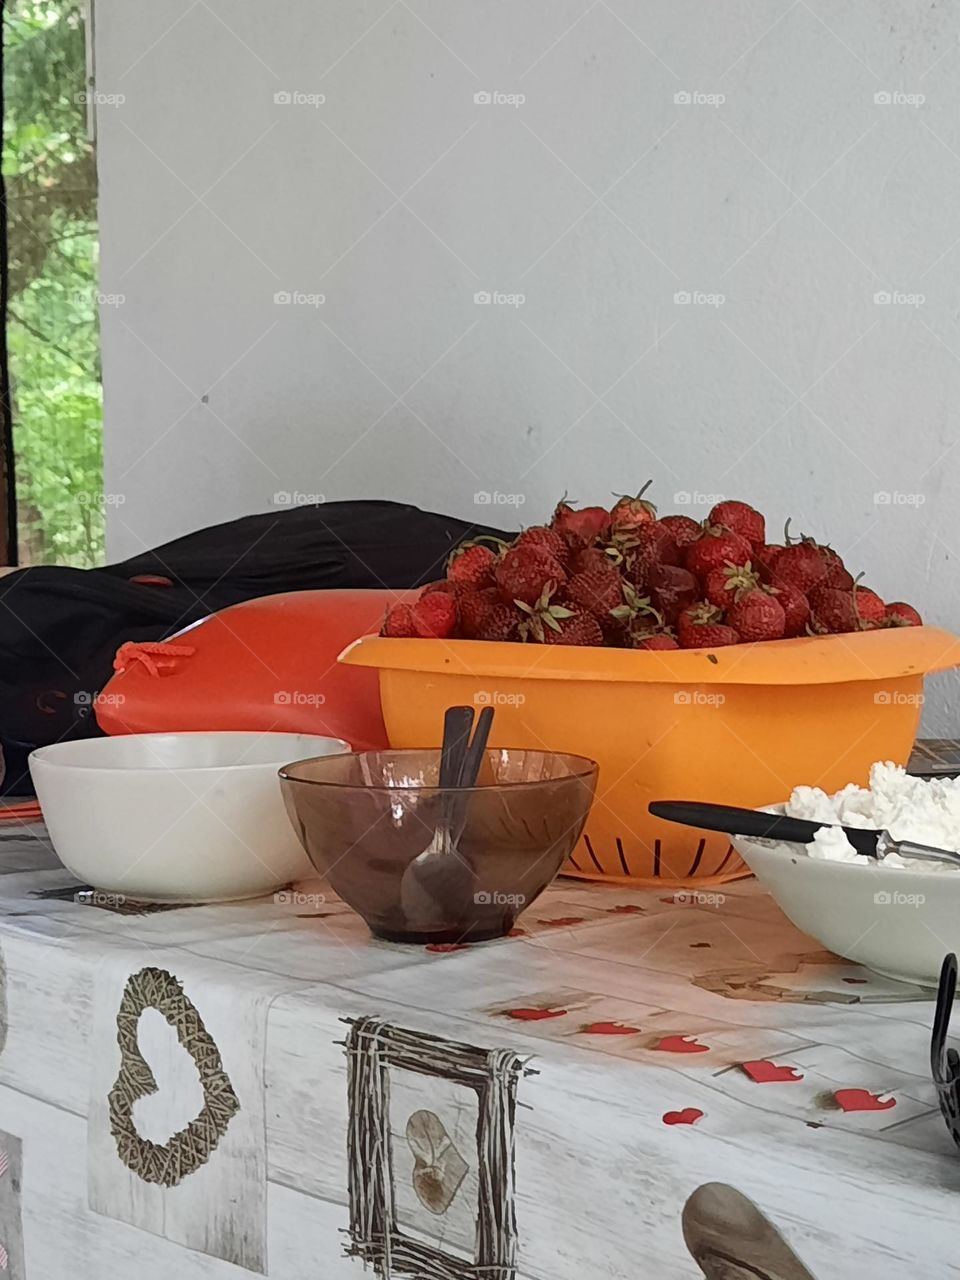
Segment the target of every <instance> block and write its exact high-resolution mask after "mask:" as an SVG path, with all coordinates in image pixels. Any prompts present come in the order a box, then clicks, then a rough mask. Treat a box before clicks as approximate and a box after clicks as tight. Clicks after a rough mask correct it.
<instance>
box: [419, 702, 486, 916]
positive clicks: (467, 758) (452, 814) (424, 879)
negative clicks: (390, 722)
mask: <svg viewBox="0 0 960 1280" xmlns="http://www.w3.org/2000/svg"><path fill="white" fill-rule="evenodd" d="M473 718H474V712H473V708H472V707H448V709H447V712H446V715H445V716H444V722H443V746H442V747H441V754H440V778H439V785H440V787H441V788H445V790H443V792H442V794H441V797H440V820H439V822H438V823H437V827H436V830H435V831H434V833H433V838H432V839H431V841H430V843H429V844H428V845H427V847H426V848H425V849H424V850H423V852H422V853H420V854H418V855H417V857H416V858H414V859H413V861H412V862H410V863H409V864H408V865H407V867H406V869H405V871H404V873H403V876H402V878H401V881H400V903H401V906H402V907H403V910H404V913H405V915H406V916H407V917H408V919H417V918H424V917H426V918H430V917H432V916H435V915H437V913H438V908H440V909H441V910H442V911H444V912H445V913H449V911H450V909H451V908H453V907H457V908H460V907H462V906H463V904H465V903H469V902H470V901H471V900H472V898H473V895H474V892H475V880H476V872H475V871H474V869H473V867H472V866H470V865H469V864H468V862H467V861H466V860H465V859H464V857H463V855H462V854H461V853H460V852H459V850H458V848H457V845H458V844H459V841H460V838H461V836H462V835H463V830H464V826H465V825H466V817H467V804H468V803H469V799H470V788H471V787H473V786H475V785H476V781H477V776H478V774H479V772H480V766H481V765H482V763H483V759H484V752H485V751H486V748H487V740H488V738H489V737H490V726H491V723H492V721H493V708H492V707H484V709H483V711H481V712H480V716H479V719H478V720H477V727H476V730H475V731H473V737H472V739H470V734H471V731H472V730H473ZM468 739H469V742H468Z"/></svg>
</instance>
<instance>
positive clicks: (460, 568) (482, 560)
mask: <svg viewBox="0 0 960 1280" xmlns="http://www.w3.org/2000/svg"><path fill="white" fill-rule="evenodd" d="M496 561H497V557H496V556H495V555H494V553H493V552H492V551H491V550H490V548H489V547H485V546H484V545H483V544H482V543H480V542H467V543H464V544H463V546H462V547H458V548H457V549H456V551H454V553H453V554H452V555H451V557H450V559H449V560H448V561H447V578H448V580H449V581H450V582H461V583H463V585H464V586H467V587H489V586H491V585H492V584H493V566H494V565H495V564H496Z"/></svg>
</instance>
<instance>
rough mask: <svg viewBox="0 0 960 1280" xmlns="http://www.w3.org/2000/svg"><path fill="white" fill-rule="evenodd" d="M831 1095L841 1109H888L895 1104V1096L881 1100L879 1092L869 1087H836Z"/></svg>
mask: <svg viewBox="0 0 960 1280" xmlns="http://www.w3.org/2000/svg"><path fill="white" fill-rule="evenodd" d="M833 1096H834V1098H835V1099H836V1101H837V1104H838V1105H839V1107H840V1109H841V1111H889V1110H890V1108H891V1107H895V1106H896V1105H897V1100H896V1098H887V1099H885V1100H884V1101H883V1102H881V1100H880V1094H879V1093H871V1092H870V1090H869V1089H837V1091H836V1092H835V1093H834V1095H833Z"/></svg>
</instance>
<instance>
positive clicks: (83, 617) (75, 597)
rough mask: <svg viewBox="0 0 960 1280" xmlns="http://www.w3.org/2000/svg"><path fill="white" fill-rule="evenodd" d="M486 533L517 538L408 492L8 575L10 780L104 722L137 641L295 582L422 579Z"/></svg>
mask: <svg viewBox="0 0 960 1280" xmlns="http://www.w3.org/2000/svg"><path fill="white" fill-rule="evenodd" d="M481 534H486V535H493V536H496V537H503V538H508V539H509V538H512V537H514V536H515V535H514V534H512V533H503V532H502V531H501V530H497V529H492V528H488V527H487V526H483V525H475V524H469V523H468V522H467V521H465V520H456V519H454V518H453V517H451V516H441V515H435V514H433V513H432V512H428V511H421V510H419V508H417V507H411V506H404V505H402V504H400V503H396V502H372V501H371V502H330V503H325V504H323V505H321V506H310V507H307V506H298V507H292V508H290V509H289V510H285V511H281V512H270V513H267V514H265V515H253V516H244V517H243V518H242V519H239V520H232V521H230V522H229V523H227V524H220V525H214V526H212V527H211V528H209V529H201V530H199V531H198V532H196V533H191V534H187V535H186V536H185V537H183V538H177V539H176V540H175V541H173V542H168V543H166V544H165V545H164V546H162V547H157V548H156V549H154V550H152V551H146V552H143V553H142V554H141V555H137V556H133V557H132V558H131V559H129V560H124V561H122V562H121V563H119V564H113V565H107V566H106V567H105V568H103V569H67V568H57V567H53V566H37V567H35V568H30V569H20V570H18V571H17V572H15V573H11V574H8V575H7V576H6V577H3V578H0V742H2V743H3V746H4V750H5V754H6V756H7V778H6V781H5V782H4V786H3V790H4V791H17V792H18V793H19V792H22V791H23V790H24V783H23V781H22V779H20V780H19V781H15V776H14V775H20V774H22V769H21V768H19V767H15V766H14V760H15V759H19V758H20V757H22V756H23V755H24V753H25V751H26V750H27V749H29V746H30V745H33V746H43V745H45V744H46V743H50V742H57V741H60V740H61V739H64V738H78V737H89V736H92V735H94V734H96V733H97V732H98V729H97V725H96V720H95V718H94V716H93V714H92V703H93V699H94V698H95V696H96V694H97V692H98V691H99V690H100V689H101V688H102V686H103V685H104V684H105V683H106V681H107V680H108V679H109V678H110V675H111V672H112V669H113V658H114V654H115V653H116V651H117V649H118V648H119V647H120V645H121V644H123V643H124V642H125V641H127V640H134V641H151V640H163V639H165V638H167V637H168V636H170V635H172V634H173V633H174V632H176V631H179V630H180V629H181V628H182V627H185V626H187V625H188V624H189V623H191V622H197V621H199V620H200V619H201V618H205V617H206V616H207V615H208V614H210V613H214V612H216V611H217V610H218V609H224V608H226V607H227V606H228V605H231V604H236V603H238V602H239V601H241V600H250V599H253V598H254V597H256V596H265V595H275V594H277V593H279V592H282V591H303V590H316V589H319V588H332V587H341V588H344V587H354V588H356V587H368V588H369V587H394V588H397V589H404V588H409V587H416V586H420V585H422V584H424V583H426V582H431V581H433V580H434V579H436V578H440V577H442V576H443V571H444V562H445V561H446V558H447V556H448V555H449V554H450V552H451V551H452V549H453V548H454V547H456V546H457V545H459V543H461V542H463V541H465V540H467V539H468V538H473V537H477V536H478V535H481ZM27 785H28V784H27Z"/></svg>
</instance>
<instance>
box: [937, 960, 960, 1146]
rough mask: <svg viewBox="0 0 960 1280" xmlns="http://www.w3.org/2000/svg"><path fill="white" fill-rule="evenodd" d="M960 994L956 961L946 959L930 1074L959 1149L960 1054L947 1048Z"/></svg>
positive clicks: (942, 971) (941, 971) (945, 1118)
mask: <svg viewBox="0 0 960 1280" xmlns="http://www.w3.org/2000/svg"><path fill="white" fill-rule="evenodd" d="M956 993H957V957H956V956H955V955H954V954H953V952H952V951H951V952H950V954H949V955H947V956H945V957H944V961H943V966H942V968H941V969H940V985H939V986H938V987H937V1008H936V1012H935V1013H934V1015H933V1032H932V1034H931V1036H930V1070H931V1073H932V1075H933V1083H934V1084H935V1085H936V1089H937V1100H938V1102H939V1103H940V1111H941V1113H942V1115H943V1119H944V1122H945V1123H946V1126H947V1129H948V1131H949V1133H950V1137H951V1138H952V1139H953V1140H954V1142H955V1143H956V1145H957V1146H958V1147H960V1054H958V1053H957V1051H956V1049H954V1048H953V1047H952V1046H948V1044H947V1028H948V1027H949V1026H950V1013H951V1010H952V1009H953V1000H954V996H955V995H956Z"/></svg>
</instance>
